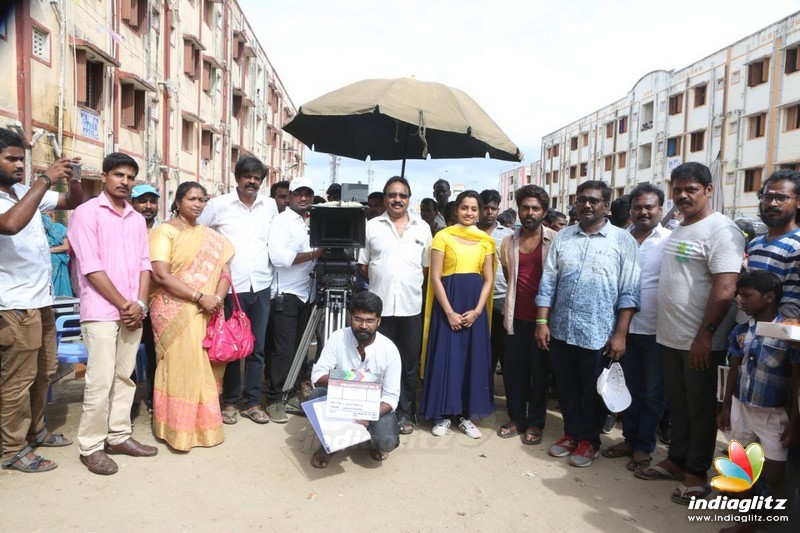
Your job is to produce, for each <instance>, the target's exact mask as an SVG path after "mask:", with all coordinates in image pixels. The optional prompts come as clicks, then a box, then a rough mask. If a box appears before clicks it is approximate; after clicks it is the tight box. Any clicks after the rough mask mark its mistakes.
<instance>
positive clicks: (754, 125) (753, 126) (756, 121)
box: [747, 113, 767, 139]
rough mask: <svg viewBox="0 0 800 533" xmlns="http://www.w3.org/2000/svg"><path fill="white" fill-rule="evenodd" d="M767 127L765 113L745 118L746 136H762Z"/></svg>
mask: <svg viewBox="0 0 800 533" xmlns="http://www.w3.org/2000/svg"><path fill="white" fill-rule="evenodd" d="M766 129H767V114H766V113H761V114H760V115H753V116H752V117H749V118H748V119H747V138H748V139H758V138H760V137H763V136H764V134H765V133H766Z"/></svg>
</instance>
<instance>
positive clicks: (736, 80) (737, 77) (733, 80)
mask: <svg viewBox="0 0 800 533" xmlns="http://www.w3.org/2000/svg"><path fill="white" fill-rule="evenodd" d="M741 79H742V71H741V70H737V71H736V72H734V73H733V74H731V85H736V84H737V83H739V81H741Z"/></svg>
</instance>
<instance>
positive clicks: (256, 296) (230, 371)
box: [222, 287, 270, 409]
mask: <svg viewBox="0 0 800 533" xmlns="http://www.w3.org/2000/svg"><path fill="white" fill-rule="evenodd" d="M238 296H239V303H240V304H241V305H242V311H244V314H246V315H247V318H249V319H250V327H251V328H252V329H253V335H254V336H255V339H256V342H255V346H254V347H253V353H251V354H250V355H248V356H247V357H245V358H244V359H240V360H239V361H234V362H233V363H228V366H227V367H226V368H225V376H224V377H223V379H222V402H223V403H224V404H225V405H226V406H227V405H233V406H235V405H236V404H237V403H238V402H239V396H240V395H241V397H242V409H249V408H251V407H253V406H254V405H258V404H259V402H260V400H261V384H262V383H263V382H264V339H265V338H266V336H267V322H268V321H269V300H270V292H269V287H267V288H266V289H263V290H260V291H258V292H253V291H252V290H251V291H248V292H246V293H239V294H238ZM232 306H233V297H232V296H231V295H230V294H229V295H228V296H227V297H226V298H225V316H226V317H229V316H231V310H232V308H233V307H232ZM242 364H244V383H243V382H242Z"/></svg>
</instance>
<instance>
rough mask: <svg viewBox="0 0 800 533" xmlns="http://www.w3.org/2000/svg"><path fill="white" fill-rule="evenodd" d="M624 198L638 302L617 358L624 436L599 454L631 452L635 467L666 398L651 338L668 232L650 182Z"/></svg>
mask: <svg viewBox="0 0 800 533" xmlns="http://www.w3.org/2000/svg"><path fill="white" fill-rule="evenodd" d="M628 201H629V202H630V204H629V205H630V209H629V214H627V215H624V216H625V218H630V220H631V222H632V223H633V226H632V227H631V228H630V230H629V231H630V232H631V235H633V238H634V239H636V242H637V243H638V244H639V252H640V258H641V265H642V290H641V307H640V309H639V312H638V313H636V314H635V315H633V319H632V320H631V325H630V328H628V338H627V342H626V353H625V357H623V358H622V359H620V364H621V365H622V369H623V370H624V372H625V383H626V385H627V386H628V390H629V391H630V393H631V399H632V402H631V405H630V407H629V408H628V409H627V410H626V411H625V416H624V417H623V418H622V435H623V437H625V440H624V441H623V442H621V443H619V444H617V445H615V446H611V447H610V448H608V449H606V450H605V451H603V457H608V458H610V459H614V458H617V457H631V459H630V461H628V464H627V468H628V470H631V471H634V470H635V469H636V468H640V469H644V468H647V467H648V466H649V465H650V454H651V453H653V450H655V447H656V433H657V430H658V425H659V421H660V420H661V417H662V414H663V412H664V405H665V403H666V398H665V393H664V363H663V359H662V356H661V352H660V351H659V349H658V345H657V344H656V318H657V316H658V279H659V276H660V275H661V261H662V259H663V256H664V244H665V243H666V242H667V238H668V237H669V235H670V233H671V232H670V231H669V230H668V229H666V228H664V227H662V226H661V223H660V221H661V217H662V216H663V213H662V207H663V205H664V192H663V191H662V190H661V189H659V188H658V187H655V186H653V185H650V184H642V185H639V186H637V187H636V188H635V189H633V190H632V191H631V193H630V194H629V195H628ZM620 216H622V214H620ZM626 227H627V226H626Z"/></svg>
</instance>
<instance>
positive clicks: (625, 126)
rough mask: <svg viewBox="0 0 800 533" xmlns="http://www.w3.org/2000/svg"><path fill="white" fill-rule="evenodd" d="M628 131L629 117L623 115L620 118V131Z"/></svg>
mask: <svg viewBox="0 0 800 533" xmlns="http://www.w3.org/2000/svg"><path fill="white" fill-rule="evenodd" d="M627 131H628V117H621V118H620V119H619V132H620V133H626V132H627Z"/></svg>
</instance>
